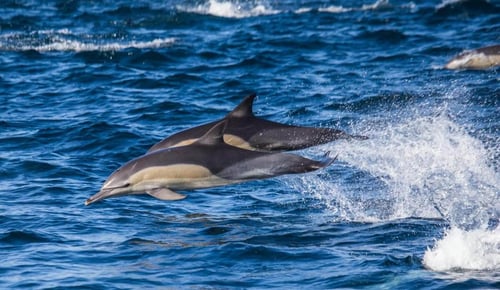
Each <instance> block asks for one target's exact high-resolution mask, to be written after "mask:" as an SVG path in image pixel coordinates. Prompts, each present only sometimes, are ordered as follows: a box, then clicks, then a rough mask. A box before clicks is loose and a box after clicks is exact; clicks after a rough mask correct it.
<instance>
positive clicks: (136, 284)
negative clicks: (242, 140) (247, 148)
mask: <svg viewBox="0 0 500 290" xmlns="http://www.w3.org/2000/svg"><path fill="white" fill-rule="evenodd" d="M498 43H500V3H499V2H494V1H481V0H471V1H456V0H443V1H441V0H438V1H431V0H424V1H413V2H412V1H395V0H390V1H389V0H386V1H383V0H379V1H376V2H375V0H366V1H362V0H359V1H358V0H355V1H346V0H338V1H308V0H303V1H289V0H285V1H270V0H269V1H266V0H261V1H259V0H257V1H230V0H209V1H203V0H201V1H170V0H164V1H152V0H137V1H123V0H116V1H109V0H94V1H77V0H73V1H62V0H61V1H59V0H57V1H50V0H49V1H34V0H25V1H23V0H3V1H1V3H0V92H1V94H0V104H1V109H2V110H1V111H0V125H1V127H0V165H1V166H0V255H1V257H2V263H0V288H2V289H48V288H50V289H71V288H78V289H248V288H250V289H263V288H281V289H335V288H343V289H474V288H480V289H498V288H500V226H499V223H500V222H499V219H500V174H499V169H500V162H499V161H500V147H499V143H500V86H499V80H500V77H499V69H498V68H496V69H495V68H493V69H488V70H481V71H467V70H461V71H450V70H445V69H443V65H444V64H446V62H447V61H448V60H449V59H450V58H452V57H453V56H454V55H456V54H458V53H460V52H461V51H463V50H465V49H472V48H477V47H481V46H486V45H491V44H498ZM251 92H256V93H257V95H258V97H257V99H256V102H255V113H256V115H258V116H260V117H262V118H266V119H269V120H273V121H276V122H282V123H287V124H296V125H307V126H318V127H333V128H339V129H342V130H345V131H347V132H349V133H353V134H363V135H366V136H368V137H369V139H368V140H365V141H357V140H348V141H345V140H344V141H337V142H332V143H329V144H325V145H321V146H317V147H313V148H309V149H306V150H302V151H300V152H297V153H299V154H301V155H304V156H307V157H310V158H316V159H317V158H320V157H321V156H323V155H324V154H325V152H328V151H329V152H331V154H338V159H337V161H336V162H335V163H334V164H332V165H331V166H329V167H328V168H325V169H323V170H320V171H316V172H312V173H308V174H303V175H289V176H283V177H278V178H273V179H268V180H259V181H253V182H248V183H243V184H238V185H231V186H226V187H218V188H211V189H202V190H194V191H183V192H182V193H183V194H187V195H188V198H186V199H185V200H182V201H176V202H165V201H160V200H156V199H154V198H151V197H150V196H147V195H136V196H124V197H120V198H115V199H108V200H104V201H103V202H99V203H96V204H92V205H91V206H87V207H86V206H84V201H85V200H86V199H87V198H88V197H89V196H91V195H92V194H94V193H95V192H97V191H98V190H99V188H100V187H101V185H102V183H103V182H104V180H105V179H106V178H107V176H108V175H109V174H110V173H111V172H112V171H113V170H115V169H116V168H117V167H119V166H120V165H122V164H123V163H125V162H127V161H128V160H130V159H132V158H135V157H138V156H140V155H142V154H144V153H145V152H146V151H147V149H148V148H149V147H150V146H152V145H153V144H154V143H156V142H158V141H159V140H161V139H162V138H164V137H166V136H168V135H170V134H173V133H175V132H177V131H179V130H181V129H185V128H189V127H191V126H194V125H198V124H201V123H205V122H208V121H212V120H215V119H218V118H220V117H222V116H224V115H225V114H226V113H227V112H228V111H230V110H231V109H232V108H233V107H234V106H235V105H236V104H238V103H239V102H240V100H241V99H242V98H243V97H244V96H246V95H247V94H248V93H251Z"/></svg>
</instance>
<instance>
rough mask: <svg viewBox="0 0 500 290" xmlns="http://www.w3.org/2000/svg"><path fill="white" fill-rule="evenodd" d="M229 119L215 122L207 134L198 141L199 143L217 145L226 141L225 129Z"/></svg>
mask: <svg viewBox="0 0 500 290" xmlns="http://www.w3.org/2000/svg"><path fill="white" fill-rule="evenodd" d="M226 125H227V121H226V120H224V121H220V122H218V123H217V124H215V125H214V126H213V127H212V128H210V130H208V131H207V132H206V133H205V135H203V136H201V137H200V139H198V140H197V141H196V143H197V144H204V145H217V144H222V143H224V131H225V130H226Z"/></svg>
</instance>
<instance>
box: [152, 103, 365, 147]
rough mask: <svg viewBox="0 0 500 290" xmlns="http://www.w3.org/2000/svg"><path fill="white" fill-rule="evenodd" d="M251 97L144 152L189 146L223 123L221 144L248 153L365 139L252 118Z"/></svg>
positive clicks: (339, 132) (340, 132)
mask: <svg viewBox="0 0 500 290" xmlns="http://www.w3.org/2000/svg"><path fill="white" fill-rule="evenodd" d="M255 96H256V95H255V94H251V95H249V96H248V97H246V98H245V99H244V100H243V101H242V102H241V103H240V104H239V105H238V106H237V107H236V108H235V109H234V110H233V111H231V112H230V113H229V114H227V115H226V116H225V117H224V118H223V119H221V120H217V121H214V122H210V123H207V124H203V125H200V126H197V127H194V128H190V129H187V130H185V131H181V132H179V133H176V134H174V135H172V136H169V137H167V138H165V139H163V140H162V141H160V142H159V143H157V144H155V145H153V147H151V148H150V149H149V150H148V152H153V151H156V150H161V149H165V148H170V147H176V146H182V145H187V144H191V143H193V142H194V141H196V140H197V139H198V138H200V137H201V136H203V134H205V133H206V132H207V131H208V130H209V129H210V128H212V127H213V126H214V125H215V124H217V123H219V122H221V121H226V122H227V126H226V130H225V132H224V141H225V142H226V143H228V144H230V145H233V146H237V147H240V148H244V149H249V150H261V151H289V150H298V149H304V148H307V147H311V146H314V145H319V144H324V143H328V142H331V141H333V140H337V139H348V138H357V139H366V137H364V136H353V135H349V134H347V133H345V132H343V131H340V130H336V129H330V128H314V127H299V126H291V125H285V124H280V123H276V122H272V121H268V120H264V119H261V118H257V117H255V115H254V114H253V110H252V105H253V101H254V99H255Z"/></svg>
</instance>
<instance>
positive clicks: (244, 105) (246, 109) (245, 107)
mask: <svg viewBox="0 0 500 290" xmlns="http://www.w3.org/2000/svg"><path fill="white" fill-rule="evenodd" d="M256 96H257V95H256V94H255V93H252V94H250V95H248V96H247V97H246V98H244V99H243V101H241V103H240V104H239V105H238V106H236V108H234V110H232V111H231V112H230V113H229V114H227V116H228V117H238V118H241V117H252V116H253V110H252V106H253V100H254V99H255V97H256Z"/></svg>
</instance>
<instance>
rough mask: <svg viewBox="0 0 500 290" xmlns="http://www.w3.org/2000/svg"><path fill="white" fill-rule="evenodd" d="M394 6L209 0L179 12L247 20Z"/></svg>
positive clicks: (385, 1) (379, 0)
mask: <svg viewBox="0 0 500 290" xmlns="http://www.w3.org/2000/svg"><path fill="white" fill-rule="evenodd" d="M394 7H395V6H393V5H392V4H391V3H390V1H389V0H376V1H375V2H374V3H372V4H364V5H362V6H359V7H344V6H342V5H331V6H326V7H298V8H290V7H283V8H282V7H281V6H280V7H279V8H278V7H272V6H271V5H270V3H268V1H264V0H261V1H229V0H225V1H224V0H208V1H206V2H204V3H203V4H198V5H195V6H193V5H191V6H189V5H179V6H177V10H179V11H183V12H188V13H196V14H203V15H211V16H216V17H224V18H247V17H256V16H265V15H273V14H280V13H289V12H293V13H296V14H302V13H309V12H311V11H318V12H323V13H346V12H352V11H367V10H385V9H392V8H394ZM401 8H410V9H411V10H412V11H413V10H415V9H416V6H415V4H414V3H413V2H410V3H409V4H404V5H403V6H401Z"/></svg>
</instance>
